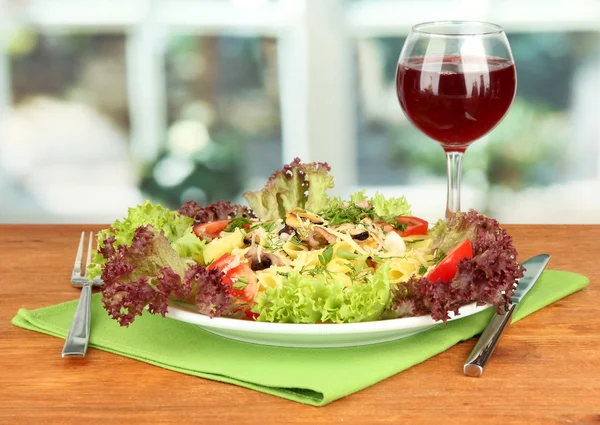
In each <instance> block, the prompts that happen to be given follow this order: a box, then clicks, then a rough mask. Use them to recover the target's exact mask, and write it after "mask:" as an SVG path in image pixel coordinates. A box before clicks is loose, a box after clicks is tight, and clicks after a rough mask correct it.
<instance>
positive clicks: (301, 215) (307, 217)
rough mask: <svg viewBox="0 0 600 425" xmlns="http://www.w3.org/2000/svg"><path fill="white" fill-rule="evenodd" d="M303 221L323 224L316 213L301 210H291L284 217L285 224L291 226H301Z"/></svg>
mask: <svg viewBox="0 0 600 425" xmlns="http://www.w3.org/2000/svg"><path fill="white" fill-rule="evenodd" d="M303 221H308V222H310V223H313V224H323V222H324V221H323V219H322V218H321V217H319V216H318V215H316V214H313V213H310V212H307V211H302V210H292V211H290V212H288V213H287V215H286V217H285V224H286V225H288V226H290V227H293V228H298V227H300V226H302V222H303Z"/></svg>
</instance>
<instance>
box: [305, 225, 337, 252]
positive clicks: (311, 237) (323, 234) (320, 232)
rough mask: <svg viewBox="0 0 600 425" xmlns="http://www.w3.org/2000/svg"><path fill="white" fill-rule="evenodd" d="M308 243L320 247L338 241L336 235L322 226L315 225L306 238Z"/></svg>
mask: <svg viewBox="0 0 600 425" xmlns="http://www.w3.org/2000/svg"><path fill="white" fill-rule="evenodd" d="M306 240H307V242H308V245H310V247H311V248H313V249H319V248H322V247H324V246H327V245H329V244H332V243H334V242H335V241H336V239H335V236H333V235H332V234H331V233H329V232H328V231H327V230H325V229H323V228H322V227H314V228H313V229H311V231H310V232H309V233H308V236H307V238H306Z"/></svg>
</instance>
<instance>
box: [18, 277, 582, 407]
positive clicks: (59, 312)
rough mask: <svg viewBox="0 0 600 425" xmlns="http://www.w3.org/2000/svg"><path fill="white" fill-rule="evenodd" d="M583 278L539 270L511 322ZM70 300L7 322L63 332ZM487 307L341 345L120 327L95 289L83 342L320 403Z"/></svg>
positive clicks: (465, 324)
mask: <svg viewBox="0 0 600 425" xmlns="http://www.w3.org/2000/svg"><path fill="white" fill-rule="evenodd" d="M588 283H589V280H588V279H587V278H586V277H585V276H581V275H578V274H574V273H569V272H562V271H546V272H544V273H543V275H542V277H541V278H540V279H539V281H538V282H537V284H536V285H535V286H534V287H533V289H532V290H531V291H530V292H529V294H528V295H527V297H526V298H525V299H524V300H523V301H522V302H521V303H520V304H519V306H518V307H517V309H516V310H515V313H514V319H513V322H514V321H517V320H519V319H522V318H523V317H525V316H527V315H528V314H531V313H533V312H534V311H536V310H539V309H541V308H543V307H545V306H547V305H548V304H550V303H552V302H554V301H556V300H559V299H561V298H563V297H566V296H567V295H569V294H572V293H573V292H576V291H578V290H580V289H582V288H584V287H585V286H586V285H588ZM76 303H77V301H70V302H66V303H63V304H59V305H55V306H51V307H46V308H41V309H38V310H26V309H20V310H19V312H18V314H17V315H16V316H15V317H14V318H13V320H12V323H13V324H15V325H16V326H20V327H23V328H26V329H31V330H34V331H38V332H43V333H46V334H49V335H54V336H57V337H60V338H65V337H66V335H67V331H68V329H69V325H70V323H71V320H72V318H73V314H74V311H75V306H76ZM492 314H493V309H487V310H484V311H482V312H480V313H477V314H475V315H472V316H468V317H465V318H463V319H460V320H455V321H452V322H449V323H448V324H447V325H443V324H440V325H438V326H436V327H434V328H432V329H430V330H428V331H426V332H423V333H420V334H417V335H414V336H411V337H408V338H404V339H400V340H396V341H392V342H386V343H382V344H375V345H368V346H362V347H348V348H320V349H313V348H281V347H269V346H262V345H255V344H249V343H245V342H238V341H234V340H230V339H227V338H224V337H220V336H217V335H214V334H212V333H210V332H207V331H204V330H203V329H201V328H199V327H198V326H196V325H192V324H188V323H184V322H180V321H177V320H174V319H169V318H162V317H160V316H157V315H151V314H147V313H145V314H144V315H143V316H142V317H139V318H137V319H136V321H135V322H134V323H133V324H132V325H131V326H130V327H129V328H121V327H119V325H118V324H117V322H115V321H114V320H112V319H110V318H109V317H108V315H107V314H106V312H105V311H104V309H103V308H102V304H101V300H100V297H99V294H97V295H94V297H93V305H92V329H91V338H90V346H91V347H95V348H98V349H101V350H105V351H109V352H111V353H115V354H120V355H122V356H126V357H131V358H134V359H137V360H141V361H144V362H146V363H150V364H153V365H156V366H160V367H164V368H166V369H171V370H174V371H177V372H182V373H186V374H189V375H194V376H199V377H202V378H207V379H212V380H215V381H221V382H228V383H231V384H236V385H241V386H243V387H247V388H251V389H254V390H257V391H262V392H265V393H267V394H272V395H276V396H279V397H284V398H287V399H290V400H294V401H298V402H301V403H306V404H311V405H315V406H322V405H325V404H327V403H331V402H332V401H334V400H337V399H339V398H342V397H345V396H347V395H349V394H352V393H354V392H357V391H359V390H362V389H363V388H366V387H368V386H370V385H373V384H375V383H377V382H379V381H381V380H383V379H385V378H388V377H390V376H392V375H395V374H396V373H398V372H401V371H403V370H405V369H408V368H409V367H411V366H414V365H416V364H418V363H421V362H423V361H425V360H427V359H428V358H430V357H432V356H435V355H436V354H439V353H441V352H443V351H444V350H447V349H448V348H450V347H452V346H453V345H455V344H456V343H458V342H460V341H464V340H467V339H469V338H471V337H473V336H475V335H477V334H479V333H481V332H482V331H483V329H484V328H485V326H486V324H487V323H488V321H489V320H490V318H491V316H492ZM557 314H559V313H558V312H557ZM515 332H518V330H517V329H515ZM57 355H58V354H57Z"/></svg>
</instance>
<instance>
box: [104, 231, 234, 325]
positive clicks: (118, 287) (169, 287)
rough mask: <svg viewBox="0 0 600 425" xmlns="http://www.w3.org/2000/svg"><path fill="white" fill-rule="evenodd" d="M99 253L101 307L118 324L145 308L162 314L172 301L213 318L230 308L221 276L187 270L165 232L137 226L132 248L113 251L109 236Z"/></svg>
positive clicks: (195, 268) (129, 320)
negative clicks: (102, 261)
mask: <svg viewBox="0 0 600 425" xmlns="http://www.w3.org/2000/svg"><path fill="white" fill-rule="evenodd" d="M102 249H103V250H104V251H105V253H103V254H104V255H105V256H106V257H107V258H108V261H107V262H106V264H105V265H104V267H103V269H102V279H103V281H104V284H103V285H102V287H101V292H102V303H103V304H104V308H105V309H106V310H107V311H108V314H109V315H110V316H111V317H112V318H113V319H115V320H117V321H118V322H119V324H120V325H121V326H129V324H131V323H132V322H133V321H134V320H135V317H136V316H140V315H141V314H142V312H143V311H144V309H145V308H146V307H147V309H148V311H149V312H150V313H153V314H160V315H162V316H164V315H165V314H166V313H167V310H168V302H169V300H171V299H179V300H184V301H188V302H193V303H195V304H196V306H197V307H198V310H199V311H201V312H204V313H205V314H209V315H211V316H218V315H220V314H223V313H225V312H227V311H228V309H229V307H230V306H231V300H230V298H228V297H227V295H228V294H227V295H224V294H223V292H224V291H225V287H224V286H223V285H222V284H221V278H222V276H221V274H220V272H218V271H214V272H213V271H207V270H206V269H205V268H204V267H203V266H201V265H193V266H191V267H189V268H188V266H187V264H186V263H185V261H184V260H183V259H181V258H180V257H179V256H178V254H177V252H176V251H175V250H174V249H173V248H172V247H171V245H170V244H169V241H168V240H167V239H166V238H165V236H164V234H163V232H158V233H157V232H155V230H154V228H153V227H152V226H141V227H139V228H137V229H136V230H135V232H134V235H133V241H132V244H131V246H130V247H127V246H126V245H120V246H117V247H115V246H114V238H108V239H106V241H105V245H104V247H103V248H102Z"/></svg>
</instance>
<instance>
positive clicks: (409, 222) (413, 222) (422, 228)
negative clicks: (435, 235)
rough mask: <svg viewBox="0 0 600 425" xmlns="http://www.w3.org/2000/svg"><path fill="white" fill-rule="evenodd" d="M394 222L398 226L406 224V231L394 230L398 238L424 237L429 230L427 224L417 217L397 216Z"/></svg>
mask: <svg viewBox="0 0 600 425" xmlns="http://www.w3.org/2000/svg"><path fill="white" fill-rule="evenodd" d="M396 220H397V221H398V223H400V224H406V229H404V230H398V229H397V230H396V233H398V234H399V235H400V236H412V235H426V234H427V230H428V229H429V223H428V222H427V221H425V220H423V219H422V218H419V217H412V216H406V215H399V216H398V217H396Z"/></svg>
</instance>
